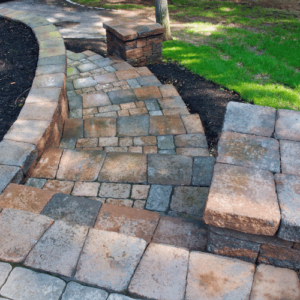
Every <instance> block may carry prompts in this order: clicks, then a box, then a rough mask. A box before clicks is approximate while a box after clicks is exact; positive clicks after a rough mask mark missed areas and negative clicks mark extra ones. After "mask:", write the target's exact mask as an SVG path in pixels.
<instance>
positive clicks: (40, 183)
mask: <svg viewBox="0 0 300 300" xmlns="http://www.w3.org/2000/svg"><path fill="white" fill-rule="evenodd" d="M46 182H47V179H42V178H32V177H31V178H29V179H28V180H27V181H26V183H25V185H27V186H31V187H36V188H39V189H42V188H43V187H44V185H45V183H46Z"/></svg>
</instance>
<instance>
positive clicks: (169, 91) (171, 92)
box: [159, 84, 179, 98]
mask: <svg viewBox="0 0 300 300" xmlns="http://www.w3.org/2000/svg"><path fill="white" fill-rule="evenodd" d="M159 90H160V92H161V95H162V96H163V98H167V97H172V96H179V94H178V92H177V90H176V88H175V87H174V86H173V85H172V84H167V85H162V86H160V87H159Z"/></svg>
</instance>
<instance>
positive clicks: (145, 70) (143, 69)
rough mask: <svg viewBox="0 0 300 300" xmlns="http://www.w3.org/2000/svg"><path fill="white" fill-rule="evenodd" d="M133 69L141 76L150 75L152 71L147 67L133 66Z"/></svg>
mask: <svg viewBox="0 0 300 300" xmlns="http://www.w3.org/2000/svg"><path fill="white" fill-rule="evenodd" d="M135 70H136V71H137V72H138V73H139V74H140V75H141V76H149V75H152V72H151V71H150V70H149V69H148V68H147V67H138V68H135Z"/></svg>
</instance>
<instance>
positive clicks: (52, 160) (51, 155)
mask: <svg viewBox="0 0 300 300" xmlns="http://www.w3.org/2000/svg"><path fill="white" fill-rule="evenodd" d="M61 155H62V150H61V149H52V148H50V149H47V150H45V152H44V153H43V155H42V157H41V158H40V160H39V162H38V163H37V165H36V167H35V169H34V171H33V173H32V174H31V176H32V177H36V178H47V179H53V178H55V176H56V172H57V169H58V164H59V161H60V157H61Z"/></svg>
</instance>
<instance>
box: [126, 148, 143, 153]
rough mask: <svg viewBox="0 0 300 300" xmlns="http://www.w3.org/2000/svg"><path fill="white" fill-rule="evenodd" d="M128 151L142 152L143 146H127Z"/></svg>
mask: <svg viewBox="0 0 300 300" xmlns="http://www.w3.org/2000/svg"><path fill="white" fill-rule="evenodd" d="M128 152H131V153H143V147H140V146H135V147H129V148H128Z"/></svg>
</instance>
